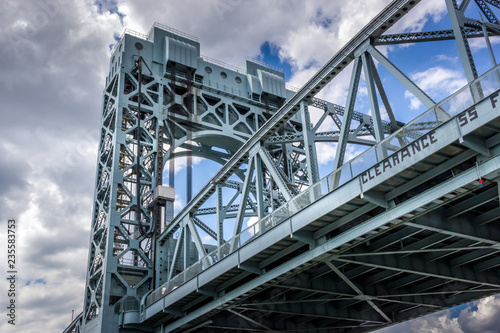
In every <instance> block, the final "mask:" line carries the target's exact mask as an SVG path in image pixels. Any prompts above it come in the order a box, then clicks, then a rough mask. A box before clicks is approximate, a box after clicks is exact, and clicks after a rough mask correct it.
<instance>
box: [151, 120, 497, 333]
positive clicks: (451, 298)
mask: <svg viewBox="0 0 500 333" xmlns="http://www.w3.org/2000/svg"><path fill="white" fill-rule="evenodd" d="M472 135H473V136H474V137H475V138H480V139H482V140H483V141H484V142H485V145H486V147H487V148H489V149H490V151H494V150H495V148H494V147H495V146H498V145H499V143H500V120H499V118H497V119H495V120H494V121H492V122H490V123H489V124H487V125H486V126H482V127H480V128H478V129H476V130H475V131H474V133H472ZM478 151H479V150H478V149H476V150H473V149H469V148H468V147H466V145H464V144H461V143H459V142H458V141H456V142H454V143H453V144H451V145H448V146H446V147H445V148H443V149H441V150H440V151H438V152H437V153H435V154H432V155H430V156H428V157H427V158H425V159H423V160H420V161H419V162H418V163H416V164H414V165H413V166H412V167H411V168H408V169H406V170H404V171H402V172H400V173H399V174H396V175H394V176H393V177H391V178H390V179H388V180H387V181H385V182H383V183H382V184H380V185H378V186H377V187H376V188H374V189H371V190H370V191H369V192H370V193H366V196H364V197H363V198H360V197H357V198H355V199H353V200H350V201H349V202H347V203H346V204H343V205H341V206H339V207H337V208H336V209H335V210H333V211H330V212H329V213H328V214H326V215H324V216H322V217H321V218H319V219H317V220H315V221H314V222H312V223H310V224H308V225H307V226H306V227H304V228H303V229H302V230H300V231H299V232H294V236H293V237H287V238H283V239H281V240H279V241H277V242H276V243H275V244H274V245H273V246H271V247H269V248H265V249H262V251H261V252H260V253H258V254H257V255H255V256H253V257H252V259H250V260H248V261H246V262H245V263H244V265H243V264H242V265H241V266H240V267H239V268H238V267H234V268H232V269H230V270H228V271H226V272H224V273H223V274H221V275H220V276H218V277H217V278H215V279H213V280H212V281H210V282H208V283H206V284H205V285H204V286H203V288H202V289H200V290H198V291H197V292H192V293H190V294H189V295H186V296H185V297H182V298H181V299H179V300H177V301H176V302H175V303H173V304H168V306H166V307H165V308H164V310H163V312H157V313H156V314H155V315H152V316H150V317H149V318H148V319H147V320H146V322H145V323H146V324H148V325H151V326H153V327H157V331H158V332H160V327H161V326H162V325H163V326H164V327H165V328H169V327H173V326H169V325H172V324H173V323H174V324H175V323H176V322H177V323H178V322H179V321H181V322H182V325H176V326H177V327H176V328H175V329H174V330H172V331H173V332H181V331H186V330H188V329H192V328H194V330H193V332H231V331H236V330H240V331H249V332H261V331H268V330H275V331H283V332H285V331H286V332H294V331H297V332H299V331H300V332H305V331H307V332H347V331H349V332H364V331H370V330H375V329H377V328H380V327H383V326H387V325H391V324H393V323H396V322H402V321H405V320H408V319H410V318H414V317H418V316H422V315H424V314H428V313H431V312H436V311H439V310H442V309H447V308H450V307H451V306H454V305H457V304H461V303H464V302H468V301H470V300H474V299H478V298H481V297H484V296H486V295H491V294H495V293H499V292H500V279H499V276H500V274H499V272H500V256H498V252H499V251H500V228H499V227H498V225H497V222H498V221H499V220H500V207H499V202H498V197H499V189H498V184H497V182H496V179H483V183H482V184H480V182H479V181H478V180H477V179H475V180H474V181H472V182H468V183H467V184H466V185H462V186H459V187H455V188H452V187H450V190H449V191H447V192H446V193H444V192H443V193H444V194H443V195H441V196H440V197H438V198H436V199H434V200H432V201H431V202H427V203H426V204H423V205H421V206H419V207H418V208H417V209H414V210H412V211H411V212H408V213H406V214H405V215H403V216H401V217H398V218H396V219H391V218H390V215H388V217H387V219H386V221H385V223H384V224H383V225H382V226H381V227H378V228H376V229H375V230H371V231H368V232H367V233H365V234H363V235H362V236H360V237H357V238H355V239H354V240H351V241H349V242H345V243H343V244H342V245H340V246H338V247H335V248H334V249H333V250H328V251H327V252H325V253H324V254H322V255H321V256H316V257H311V260H308V261H303V262H302V263H301V264H300V265H295V263H294V259H295V258H298V257H300V256H304V255H306V254H307V253H308V252H311V250H312V249H314V248H321V246H322V244H324V243H325V242H327V241H328V240H331V239H333V238H335V237H341V236H342V234H343V233H345V232H347V231H349V230H351V229H352V228H354V227H356V226H359V225H362V224H363V223H367V221H370V220H371V219H374V218H376V217H378V216H383V214H385V213H387V212H389V211H390V210H391V209H392V208H394V207H398V206H400V205H402V204H404V203H405V202H409V201H410V200H417V199H418V196H419V195H423V194H424V193H425V192H426V191H427V190H430V189H435V188H436V187H437V186H440V185H442V184H446V183H447V182H450V181H451V180H453V179H454V178H455V177H458V176H460V175H461V174H464V173H465V172H467V171H470V170H473V169H474V168H476V161H478V159H479V160H481V158H483V157H481V155H480V153H479V152H478ZM484 158H485V159H487V157H484ZM384 202H385V203H387V205H388V206H387V207H384V204H383V203H384ZM254 241H257V240H254ZM287 266H288V268H285V269H283V267H287ZM275 271H279V272H280V273H279V274H275V275H273V276H271V277H267V276H268V274H269V273H271V272H275ZM252 284H254V285H255V287H249V288H247V289H246V290H245V292H242V293H240V294H239V295H237V297H232V298H228V299H226V298H225V295H228V294H231V293H234V292H235V291H237V290H239V288H241V287H242V286H251V285H252ZM174 292H175V291H173V292H172V293H174ZM213 302H219V303H217V304H218V306H216V307H210V308H207V309H209V311H203V312H200V314H201V313H203V314H201V315H200V316H198V317H196V318H195V319H194V320H189V321H188V320H184V322H183V318H185V316H186V315H188V314H190V313H195V312H196V311H197V310H200V309H202V308H203V307H204V306H207V305H210V304H213Z"/></svg>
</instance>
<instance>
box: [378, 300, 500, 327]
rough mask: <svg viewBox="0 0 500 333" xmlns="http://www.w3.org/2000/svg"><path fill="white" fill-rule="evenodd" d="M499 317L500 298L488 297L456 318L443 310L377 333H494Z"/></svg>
mask: <svg viewBox="0 0 500 333" xmlns="http://www.w3.org/2000/svg"><path fill="white" fill-rule="evenodd" d="M499 315H500V297H499V296H490V297H486V298H484V299H481V300H479V301H475V302H472V303H469V304H468V305H467V306H466V307H465V308H464V309H463V310H461V311H460V314H459V315H458V317H457V316H453V315H452V313H451V311H449V310H445V311H441V312H438V313H435V314H432V315H429V316H426V317H422V318H418V319H415V320H413V321H410V322H406V323H403V324H400V325H397V326H393V327H389V328H386V329H382V330H379V331H377V333H396V332H408V333H417V332H429V333H495V332H498V325H499V324H498V316H499Z"/></svg>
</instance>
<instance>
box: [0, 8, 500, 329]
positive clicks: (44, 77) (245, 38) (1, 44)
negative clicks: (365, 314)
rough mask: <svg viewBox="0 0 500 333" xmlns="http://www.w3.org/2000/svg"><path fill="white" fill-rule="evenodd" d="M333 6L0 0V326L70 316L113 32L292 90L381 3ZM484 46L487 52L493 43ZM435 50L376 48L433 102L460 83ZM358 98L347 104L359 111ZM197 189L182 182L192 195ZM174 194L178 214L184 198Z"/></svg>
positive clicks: (445, 320) (486, 310)
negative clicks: (177, 40)
mask: <svg viewBox="0 0 500 333" xmlns="http://www.w3.org/2000/svg"><path fill="white" fill-rule="evenodd" d="M345 3H346V2H345V1H337V0H334V1H332V0H313V1H299V0H289V1H284V0H276V1H272V2H271V1H264V0H255V1H248V0H203V1H201V0H186V1H173V0H171V1H167V0H164V1H156V0H155V1H153V0H145V1H140V2H139V1H132V0H112V1H107V0H105V1H102V0H101V1H94V0H92V1H89V0H80V1H72V0H41V1H35V0H24V1H14V0H3V1H2V2H0V30H1V33H0V59H1V60H0V73H1V75H0V83H1V84H0V101H1V107H0V116H1V121H0V156H1V157H0V171H1V172H0V237H1V241H0V243H1V244H2V249H1V250H0V271H1V273H2V274H7V273H6V272H7V270H8V269H7V266H6V264H7V256H6V247H5V246H4V244H6V240H7V235H6V233H7V221H8V220H9V219H14V220H15V221H16V237H17V242H16V250H17V261H16V270H17V272H18V273H17V274H16V278H17V285H16V294H17V295H16V306H17V312H16V314H17V318H16V325H15V327H13V326H12V325H10V324H8V322H7V319H8V317H7V316H6V312H7V311H6V306H7V302H8V301H9V298H8V297H7V295H6V294H7V293H6V290H7V289H8V288H9V284H8V281H7V279H4V278H2V279H0V290H2V292H1V294H0V308H2V309H4V310H3V312H2V315H1V317H0V318H2V319H1V320H0V331H1V332H23V333H34V332H40V331H41V328H43V331H44V332H61V331H62V330H63V329H64V328H65V327H66V326H67V325H68V324H69V322H70V321H71V317H72V311H73V310H74V312H75V315H76V314H78V313H79V312H80V311H81V309H82V306H83V295H84V287H85V274H86V269H87V267H86V265H87V254H88V240H89V232H90V224H91V213H92V202H93V194H94V178H95V166H96V158H97V149H98V146H97V133H98V131H99V126H100V112H99V111H100V108H101V103H102V91H103V89H104V84H105V77H106V75H107V73H108V65H109V56H110V49H111V47H112V46H113V44H114V43H116V40H117V38H119V36H120V34H121V33H122V31H123V30H124V29H125V28H129V29H132V30H135V31H138V32H141V33H146V32H147V31H148V30H149V28H150V27H151V25H152V24H153V23H154V22H159V23H161V24H164V25H167V26H170V27H173V28H175V29H178V30H181V31H184V32H187V33H189V34H191V35H194V36H197V37H199V39H200V43H201V49H202V54H204V55H207V56H209V57H211V58H215V59H218V60H221V61H224V62H226V63H229V64H234V65H236V64H238V63H240V62H241V61H242V60H243V59H245V57H246V56H250V57H252V58H257V59H260V60H263V61H265V62H269V63H273V64H275V65H278V66H279V67H281V68H283V70H284V73H285V76H286V80H287V83H288V84H290V85H292V86H296V87H300V86H301V85H302V84H303V83H304V82H306V81H307V79H309V78H310V77H311V76H312V75H313V74H314V73H315V72H316V71H317V70H318V69H319V68H320V67H321V66H322V65H323V64H324V63H325V62H326V61H327V60H328V59H329V58H330V57H331V56H333V55H334V54H335V52H336V51H338V50H339V49H340V48H341V47H342V46H343V45H344V44H345V43H346V42H347V41H349V40H350V38H352V37H353V36H354V35H355V34H356V33H357V32H358V31H359V30H360V29H361V28H362V27H363V26H364V25H365V24H367V23H368V22H369V20H370V19H371V18H373V17H374V16H375V15H376V14H377V13H378V12H380V11H381V10H382V9H383V8H384V7H385V6H386V5H387V4H388V3H389V1H387V0H372V1H364V0H350V1H349V2H348V3H349V5H345ZM475 15H477V13H476V14H475ZM442 27H449V20H448V18H447V17H446V15H445V6H444V1H436V0H424V1H422V3H421V4H419V5H418V7H416V8H415V9H414V10H413V11H412V15H410V16H407V17H405V18H404V19H403V20H402V21H401V22H399V23H398V29H400V31H402V30H405V31H410V30H411V31H415V30H431V29H435V28H442ZM493 43H494V47H498V40H493ZM444 45H445V47H444V48H443V52H442V53H440V54H438V55H437V56H436V55H433V56H429V57H427V56H426V54H427V53H426V52H429V54H430V51H429V50H428V49H426V47H425V46H420V45H416V46H414V45H405V46H402V47H384V48H381V51H382V52H383V53H384V54H386V55H387V56H388V57H389V59H391V60H392V61H394V62H395V63H396V65H398V66H400V67H401V68H410V66H412V67H411V69H410V71H409V73H408V75H409V76H410V77H411V78H412V79H413V80H414V81H415V82H416V83H417V84H418V85H420V86H421V87H422V88H423V89H424V91H426V92H428V93H429V95H431V97H433V98H435V100H440V99H442V98H444V97H446V96H448V95H449V94H450V93H452V92H453V91H455V90H457V89H458V88H460V87H461V86H463V85H464V84H465V83H466V81H465V76H464V74H463V73H462V72H461V71H460V70H457V66H456V64H457V61H459V59H458V53H457V52H456V51H454V49H453V42H449V43H445V44H444ZM448 46H450V47H448ZM471 47H472V49H473V52H474V54H475V55H476V56H477V57H480V58H481V59H487V58H485V55H486V49H485V45H484V43H482V42H481V41H477V40H475V41H473V42H471ZM416 55H418V59H416V57H417V56H416ZM488 61H489V60H484V61H483V60H482V61H479V62H478V71H480V73H483V72H484V71H486V70H487V69H488V68H489V67H491V63H489V62H488ZM346 74H347V73H346ZM341 75H343V74H341ZM384 75H385V74H384V73H383V72H381V76H384ZM339 77H340V79H338V80H337V82H339V83H336V84H332V85H329V86H327V87H326V88H325V89H324V90H323V91H322V92H321V93H320V96H321V97H322V98H325V99H328V100H329V101H332V102H334V103H338V104H342V103H344V102H345V96H346V89H347V85H348V80H344V81H342V80H341V78H342V76H339ZM345 77H346V78H348V76H347V75H346V76H345ZM387 80H390V79H389V78H387ZM392 91H393V93H394V94H398V95H399V96H400V103H401V104H402V105H404V106H405V107H406V109H408V110H410V111H409V112H408V113H406V114H403V115H400V117H403V118H404V119H403V120H405V121H408V120H410V119H412V118H414V117H415V116H417V115H418V114H419V113H421V112H423V111H424V108H423V106H422V105H421V104H420V103H419V102H418V101H417V100H415V98H414V97H412V96H411V95H410V94H408V93H407V92H405V90H404V89H402V88H401V87H400V86H397V84H395V85H394V87H393V89H392ZM360 94H361V97H360V101H359V103H357V104H356V107H357V109H359V110H360V111H366V110H367V103H364V102H363V94H362V93H360ZM364 98H365V102H366V96H365V97H364ZM366 112H368V111H366ZM334 149H335V147H334V145H331V144H323V145H318V155H319V156H320V163H321V165H320V169H321V170H322V172H323V174H324V173H325V172H327V170H331V168H330V166H331V163H332V161H333V156H334ZM332 152H333V153H332ZM357 153H359V151H357V150H356V148H354V149H351V150H350V151H348V154H350V156H354V155H356V154H357ZM332 154H333V155H332ZM197 163H198V164H200V163H203V162H202V161H197ZM179 169H180V170H179V171H178V172H179V178H182V172H183V171H182V168H179ZM195 170H196V169H195ZM195 172H196V171H195ZM213 172H214V173H215V171H213ZM195 177H196V173H195ZM205 182H206V180H205V181H203V182H200V183H199V184H195V185H194V186H195V192H194V193H196V189H197V188H198V189H199V188H200V187H201V186H202V184H204V183H205ZM179 193H180V194H179V198H178V199H179V200H178V201H177V203H176V204H177V207H178V208H179V207H181V206H182V204H184V203H185V199H184V198H183V195H182V191H180V192H179ZM499 314H500V297H498V296H492V297H489V298H486V299H483V300H479V301H476V302H475V303H473V304H468V305H464V306H461V307H460V308H457V309H453V310H446V311H444V312H440V313H437V314H433V315H430V316H427V317H423V318H419V319H415V320H413V321H410V322H407V323H403V324H401V325H399V326H394V327H390V328H387V329H385V330H381V331H380V333H387V332H401V331H404V332H410V333H411V332H453V333H469V332H494V331H495V329H496V327H500V316H499Z"/></svg>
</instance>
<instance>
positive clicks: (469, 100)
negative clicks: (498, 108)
mask: <svg viewBox="0 0 500 333" xmlns="http://www.w3.org/2000/svg"><path fill="white" fill-rule="evenodd" d="M499 69H500V65H499V66H496V67H495V68H493V69H491V70H490V71H488V72H487V73H485V74H483V75H482V76H480V77H479V78H477V79H476V80H474V81H473V82H471V83H470V84H468V85H466V86H464V87H463V88H461V89H460V90H458V91H457V92H455V93H454V94H452V95H451V96H449V97H448V98H446V99H444V100H443V101H441V102H439V103H438V104H436V105H435V106H434V107H432V108H430V109H429V110H427V111H426V112H424V113H422V114H421V115H420V116H418V117H417V118H415V119H414V120H412V121H410V122H409V123H407V124H406V125H405V126H404V127H402V128H400V129H399V130H398V131H396V132H395V133H393V134H391V135H390V136H388V137H386V138H385V139H384V140H382V141H381V142H379V143H378V144H376V145H374V146H373V147H371V148H369V149H368V150H366V151H365V152H363V153H362V154H360V155H358V156H357V157H355V158H353V159H352V160H350V161H349V162H347V163H345V164H344V165H343V166H342V167H341V168H339V169H337V170H335V171H333V172H332V173H331V174H329V175H327V176H326V177H324V178H323V179H321V180H320V181H318V182H317V183H315V184H313V185H312V186H310V187H309V188H307V189H306V190H304V191H303V192H301V193H300V194H298V195H297V196H295V197H294V198H293V199H292V200H290V201H289V202H287V203H286V204H284V205H282V206H281V207H279V208H278V209H276V210H275V211H273V212H272V213H270V214H269V215H267V216H266V217H264V218H262V219H261V220H259V221H257V222H256V223H255V224H252V225H250V226H249V227H247V228H246V229H244V230H243V231H241V232H240V233H239V234H237V235H236V236H234V237H233V238H232V239H230V240H228V241H227V242H225V243H224V244H222V245H221V246H220V247H219V248H217V249H216V250H214V251H212V252H210V253H208V254H207V255H206V256H204V257H203V258H201V259H200V260H199V261H197V262H196V263H194V264H193V265H191V266H189V267H188V268H187V269H185V270H184V271H183V272H182V273H180V274H178V275H176V276H175V277H173V278H172V279H171V280H170V281H168V282H166V283H165V284H163V285H162V286H161V287H160V288H158V289H157V290H155V291H153V292H152V293H151V294H150V295H149V296H148V297H147V299H146V304H145V305H146V306H149V305H151V304H152V303H154V302H156V301H157V300H159V299H160V298H162V297H164V296H165V295H167V294H168V293H169V292H171V291H172V290H174V289H175V288H177V287H178V286H180V285H182V284H184V283H185V282H187V281H188V280H190V279H192V278H194V277H195V276H197V275H198V274H200V273H201V272H202V271H203V270H205V269H207V268H208V267H210V266H212V265H213V264H215V263H217V262H219V261H220V260H223V259H224V258H225V257H227V256H228V255H230V254H231V252H230V250H229V249H230V248H231V245H232V244H233V243H237V244H238V248H239V247H242V246H244V245H245V244H247V243H249V242H250V241H252V240H254V239H255V238H257V237H259V236H261V235H262V234H264V233H265V232H267V231H269V230H271V229H273V228H274V227H275V226H276V225H278V224H280V223H282V222H283V221H285V220H287V219H288V218H290V217H291V216H293V215H294V214H296V213H297V212H299V211H301V210H302V209H304V208H305V207H307V206H309V205H311V204H312V203H314V202H316V201H317V200H319V199H320V198H322V197H323V196H325V195H327V194H328V193H330V192H332V191H334V190H336V189H338V188H339V187H341V186H342V185H344V184H346V183H347V182H348V181H350V180H352V179H353V178H354V177H356V176H359V175H360V174H361V173H362V172H364V171H365V170H368V169H369V168H370V167H372V166H373V165H375V164H376V163H378V162H380V161H382V160H383V159H385V157H383V158H381V157H380V156H379V155H380V154H379V151H381V150H384V149H385V150H391V151H392V152H393V153H396V152H398V151H399V150H400V149H401V148H403V147H404V146H402V145H401V144H400V142H401V141H400V140H398V137H402V136H404V137H406V139H407V140H408V142H409V143H410V144H411V142H413V141H415V140H417V139H418V138H415V137H413V136H412V137H410V136H406V135H405V131H407V130H408V128H409V127H412V126H415V125H416V124H418V123H421V122H424V123H429V122H434V123H435V124H436V126H435V127H434V128H436V127H438V126H439V125H441V124H443V123H444V122H446V121H448V120H450V119H453V118H452V117H453V116H456V115H457V114H458V113H460V112H462V111H464V110H467V109H468V108H470V107H472V106H474V105H475V104H476V103H478V102H479V101H478V100H474V89H471V87H472V86H475V85H478V84H480V85H481V88H482V91H483V94H484V95H483V98H484V97H486V96H489V95H491V94H492V93H493V92H495V91H498V90H499V89H500V82H499V80H498V77H497V72H498V70H499ZM450 116H451V117H450ZM434 128H424V129H422V130H421V131H420V132H419V133H420V137H421V136H424V135H425V134H427V133H428V132H430V131H431V130H433V129H434ZM412 132H413V133H415V132H414V131H413V130H412ZM207 263H208V265H206V264H207Z"/></svg>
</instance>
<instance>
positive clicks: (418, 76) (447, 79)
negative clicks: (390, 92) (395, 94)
mask: <svg viewBox="0 0 500 333" xmlns="http://www.w3.org/2000/svg"><path fill="white" fill-rule="evenodd" d="M411 79H412V80H413V81H414V82H415V84H416V85H417V86H418V87H420V89H422V90H423V91H424V92H426V93H427V94H428V95H429V96H430V97H431V98H433V99H434V101H436V102H437V101H440V100H441V99H443V98H445V97H447V96H449V95H451V94H452V93H453V92H455V91H457V90H458V89H460V88H462V87H463V86H465V85H466V84H467V80H466V79H465V77H464V74H463V72H461V71H458V70H453V69H449V68H445V67H440V66H437V67H431V68H429V69H426V70H425V71H423V72H417V73H414V74H412V75H411ZM405 98H409V99H410V109H412V110H416V109H418V108H420V106H421V102H420V100H419V99H417V97H415V96H414V95H413V94H412V93H411V92H410V91H406V92H405Z"/></svg>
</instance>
